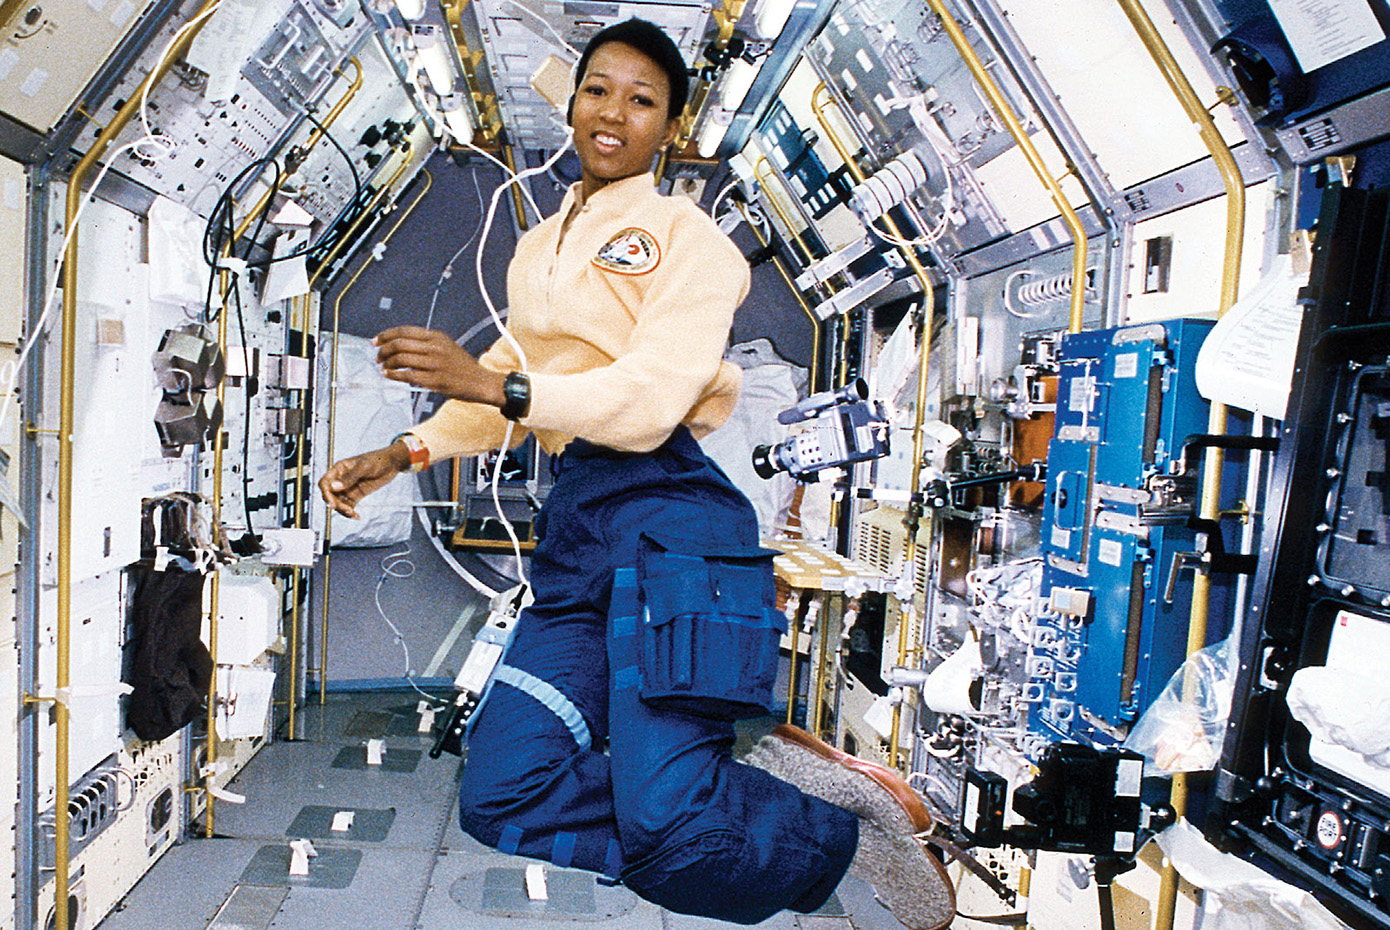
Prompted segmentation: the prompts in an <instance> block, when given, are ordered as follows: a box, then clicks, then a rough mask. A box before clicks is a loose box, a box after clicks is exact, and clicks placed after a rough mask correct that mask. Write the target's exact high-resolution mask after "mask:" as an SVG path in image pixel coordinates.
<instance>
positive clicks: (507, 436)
mask: <svg viewBox="0 0 1390 930" xmlns="http://www.w3.org/2000/svg"><path fill="white" fill-rule="evenodd" d="M515 428H516V421H514V420H508V421H507V431H506V433H504V434H503V436H502V448H501V449H499V450H498V452H497V465H496V466H495V467H494V468H493V469H492V506H493V508H494V509H495V510H496V511H497V522H499V523H501V524H502V529H504V530H506V531H507V538H508V539H509V540H511V543H512V551H513V552H515V553H516V577H517V580H518V581H520V582H521V583H522V584H524V585H526V586H527V587H530V584H531V583H530V581H528V580H527V578H526V566H525V564H524V563H523V562H522V560H521V540H520V539H518V538H517V535H516V529H515V527H513V526H512V521H511V520H508V519H507V515H506V514H505V513H504V512H503V511H502V495H501V493H500V490H499V489H500V487H501V484H502V462H503V460H504V459H506V457H507V450H508V449H509V448H510V447H511V444H512V432H513V430H515Z"/></svg>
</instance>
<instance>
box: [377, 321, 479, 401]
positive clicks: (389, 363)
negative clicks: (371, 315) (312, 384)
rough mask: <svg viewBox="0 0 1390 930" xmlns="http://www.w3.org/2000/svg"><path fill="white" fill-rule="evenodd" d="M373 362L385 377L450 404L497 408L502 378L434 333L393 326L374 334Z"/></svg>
mask: <svg viewBox="0 0 1390 930" xmlns="http://www.w3.org/2000/svg"><path fill="white" fill-rule="evenodd" d="M373 341H374V342H375V343H376V346H377V353H376V360H377V363H378V364H380V365H381V367H382V370H383V371H384V372H385V374H386V377H388V378H390V379H391V380H392V381H404V382H405V383H406V384H413V385H415V386H416V387H420V388H424V389H425V390H428V391H434V392H435V393H436V394H443V395H444V396H445V397H449V398H452V399H454V400H466V401H473V402H474V403H480V404H490V405H492V406H494V407H501V406H502V404H503V403H504V402H505V400H506V397H505V396H504V395H503V393H502V381H503V377H504V376H503V375H501V374H498V373H497V372H495V371H489V370H488V369H486V368H484V367H483V366H481V365H479V364H478V362H477V360H476V359H475V358H473V356H471V355H469V354H468V353H467V352H465V351H464V350H463V349H462V348H460V347H459V345H458V343H456V342H454V340H453V339H451V338H449V336H448V335H446V334H444V333H441V332H439V331H438V330H433V329H425V328H423V327H421V326H395V327H392V328H391V329H388V330H385V331H384V332H381V333H378V334H377V336H376V339H375V340H373Z"/></svg>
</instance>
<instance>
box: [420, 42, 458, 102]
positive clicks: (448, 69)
mask: <svg viewBox="0 0 1390 930" xmlns="http://www.w3.org/2000/svg"><path fill="white" fill-rule="evenodd" d="M412 32H413V36H414V39H415V48H416V58H415V64H416V65H417V66H418V67H421V68H424V69H425V74H427V75H428V76H429V79H430V86H432V87H433V88H434V92H435V93H436V94H438V95H439V96H441V97H447V96H449V95H450V94H452V93H453V92H454V80H455V76H456V75H455V72H454V62H453V60H452V59H451V58H450V56H449V50H448V48H446V47H445V45H444V42H443V41H441V38H440V35H439V30H438V29H437V28H436V27H434V26H417V27H415V29H414V30H413V31H412Z"/></svg>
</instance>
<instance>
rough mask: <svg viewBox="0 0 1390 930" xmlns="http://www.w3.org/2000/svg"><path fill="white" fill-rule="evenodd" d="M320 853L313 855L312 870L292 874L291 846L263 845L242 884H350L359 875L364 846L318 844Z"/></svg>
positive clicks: (292, 886)
mask: <svg viewBox="0 0 1390 930" xmlns="http://www.w3.org/2000/svg"><path fill="white" fill-rule="evenodd" d="M315 849H316V851H317V852H318V855H317V856H313V857H311V858H310V859H309V874H307V875H291V874H290V863H291V860H292V859H293V853H292V852H291V851H290V848H289V847H288V846H262V847H261V848H260V849H258V850H256V855H255V856H253V857H252V859H251V861H250V862H249V863H247V866H246V871H244V872H242V873H241V878H240V879H239V881H238V883H239V884H242V885H284V886H285V887H286V888H333V889H339V888H346V887H348V886H349V885H351V884H352V880H353V879H354V878H356V877H357V868H358V866H360V865H361V864H362V850H360V849H339V848H335V847H330V846H323V847H315Z"/></svg>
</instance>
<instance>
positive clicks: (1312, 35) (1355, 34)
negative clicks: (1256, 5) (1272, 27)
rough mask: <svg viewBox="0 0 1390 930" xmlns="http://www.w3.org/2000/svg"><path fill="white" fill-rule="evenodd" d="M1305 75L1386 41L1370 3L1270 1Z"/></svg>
mask: <svg viewBox="0 0 1390 930" xmlns="http://www.w3.org/2000/svg"><path fill="white" fill-rule="evenodd" d="M1269 6H1270V9H1271V10H1273V11H1274V16H1275V18H1276V19H1278V20H1279V27H1280V28H1281V29H1283V30H1284V37H1285V38H1287V39H1288V40H1289V47H1290V48H1292V49H1293V53H1294V56H1295V57H1296V58H1297V59H1298V66H1299V67H1300V68H1302V69H1303V71H1304V73H1305V74H1306V73H1308V72H1310V71H1315V70H1317V69H1318V68H1321V67H1323V66H1324V65H1330V64H1332V63H1333V62H1334V61H1340V60H1341V59H1343V58H1346V57H1347V56H1348V55H1354V54H1355V53H1357V52H1359V51H1361V50H1362V49H1363V48H1367V47H1369V46H1371V45H1375V44H1376V43H1377V42H1379V41H1381V40H1382V39H1384V38H1385V30H1384V29H1382V28H1381V27H1380V23H1379V22H1377V21H1376V17H1375V13H1373V12H1372V11H1371V5H1370V4H1369V3H1367V2H1366V0H1269Z"/></svg>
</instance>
